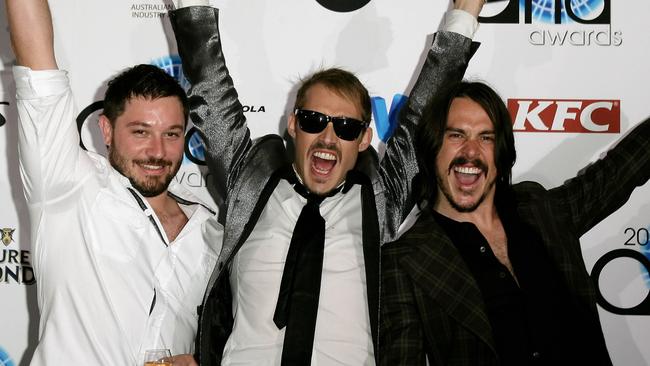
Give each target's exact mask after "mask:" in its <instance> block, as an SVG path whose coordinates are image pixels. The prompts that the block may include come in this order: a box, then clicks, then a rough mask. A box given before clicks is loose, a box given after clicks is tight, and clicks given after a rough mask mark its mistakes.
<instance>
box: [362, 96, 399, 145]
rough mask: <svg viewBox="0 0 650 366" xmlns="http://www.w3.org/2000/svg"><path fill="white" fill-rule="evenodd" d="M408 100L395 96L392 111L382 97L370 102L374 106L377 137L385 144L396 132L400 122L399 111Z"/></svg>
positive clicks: (372, 99) (391, 105) (391, 106)
mask: <svg viewBox="0 0 650 366" xmlns="http://www.w3.org/2000/svg"><path fill="white" fill-rule="evenodd" d="M407 100H408V97H407V96H406V95H402V94H395V96H393V101H392V102H391V104H390V111H389V110H388V108H386V100H385V99H384V98H382V97H372V98H371V99H370V102H371V104H372V115H373V117H374V118H375V127H376V128H377V135H378V136H379V139H380V140H381V141H383V142H386V141H388V138H390V137H391V136H392V135H393V132H395V128H397V125H398V123H399V121H398V120H397V117H398V116H399V111H400V110H401V109H402V107H403V106H404V103H406V101H407Z"/></svg>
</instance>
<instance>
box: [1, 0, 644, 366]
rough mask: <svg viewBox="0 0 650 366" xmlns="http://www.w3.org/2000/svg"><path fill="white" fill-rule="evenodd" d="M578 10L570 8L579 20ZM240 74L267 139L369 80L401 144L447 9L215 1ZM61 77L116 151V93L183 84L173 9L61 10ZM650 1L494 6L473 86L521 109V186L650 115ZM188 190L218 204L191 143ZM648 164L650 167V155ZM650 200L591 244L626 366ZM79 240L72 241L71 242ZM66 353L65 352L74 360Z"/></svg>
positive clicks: (573, 163)
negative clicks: (103, 118)
mask: <svg viewBox="0 0 650 366" xmlns="http://www.w3.org/2000/svg"><path fill="white" fill-rule="evenodd" d="M569 3H570V6H569ZM213 5H215V6H218V7H220V8H221V29H222V33H223V39H224V49H225V53H226V56H227V60H228V65H229V67H230V70H231V72H232V75H233V78H234V80H235V82H236V84H237V86H238V91H239V95H240V97H241V100H242V103H243V105H244V107H243V108H244V111H245V112H246V115H247V117H248V120H249V122H250V126H251V129H252V133H253V135H255V136H259V135H263V134H268V133H280V134H283V133H284V131H285V126H286V122H285V121H286V117H287V113H289V111H290V106H291V103H292V100H293V96H294V94H295V88H294V83H295V81H296V80H297V79H299V78H300V77H301V76H304V75H306V74H308V73H309V72H311V71H313V70H315V69H317V68H319V67H321V66H333V65H337V66H341V67H344V68H346V69H349V70H352V71H354V72H356V73H357V74H358V75H359V77H360V78H361V79H362V81H363V82H365V84H366V85H367V87H368V89H369V90H370V93H371V95H372V96H373V127H374V131H375V137H374V143H375V145H376V146H379V147H381V140H382V139H386V137H387V136H388V135H389V134H390V132H391V126H392V125H393V122H394V120H395V115H396V111H397V110H398V109H399V106H400V104H401V103H402V102H403V101H404V98H405V96H406V95H408V93H409V91H410V88H411V86H412V83H413V80H414V78H415V76H414V75H416V71H415V70H417V69H418V68H419V65H420V64H421V63H422V61H423V55H424V52H425V50H426V46H427V45H428V44H429V42H430V41H431V34H432V33H433V32H434V31H435V30H436V29H437V27H438V24H439V22H440V19H441V17H442V14H443V13H444V12H445V11H446V9H447V8H448V7H449V6H450V4H449V3H448V2H446V1H440V0H411V1H399V2H396V1H391V0H354V1H351V0H348V1H340V0H284V1H262V0H248V1H234V0H213ZM51 6H52V12H53V17H54V30H55V35H56V36H55V38H56V39H55V43H56V51H57V56H58V62H59V65H60V67H61V68H65V69H67V70H69V71H70V77H71V80H72V88H73V90H74V91H75V93H76V102H77V107H78V111H79V117H78V119H77V122H78V124H79V126H80V128H81V131H82V141H83V143H84V145H85V146H86V147H87V148H88V149H92V150H95V151H102V149H103V147H102V144H101V141H100V139H99V138H98V135H97V134H98V129H97V115H98V113H100V111H101V99H102V95H103V92H104V89H105V81H106V80H107V79H108V78H109V77H110V76H111V75H113V74H115V73H116V72H118V71H119V70H121V69H122V68H124V67H126V66H128V65H132V64H135V63H152V64H156V65H159V66H160V67H162V68H164V69H165V70H167V71H168V72H169V73H171V74H173V75H175V76H176V77H178V79H179V80H180V81H181V82H184V81H183V79H182V70H181V69H180V67H179V59H178V56H177V50H176V45H175V42H174V41H173V35H172V32H171V29H170V26H169V20H168V17H167V15H166V11H167V9H169V8H171V7H173V5H172V3H171V2H165V1H163V0H119V1H111V2H107V1H103V0H84V1H63V0H52V1H51ZM647 14H650V2H648V1H644V0H625V1H624V0H571V1H569V0H509V1H501V2H494V3H490V4H487V5H486V7H485V8H484V10H483V13H482V16H483V18H482V25H481V27H480V29H479V31H478V33H477V35H476V39H477V40H478V41H481V42H482V43H483V45H482V46H481V48H480V49H479V51H478V53H477V54H476V56H475V57H474V59H473V61H472V63H471V65H470V67H469V70H468V74H467V77H468V78H471V79H480V80H485V81H488V82H489V83H490V84H491V85H493V86H494V87H495V88H496V89H497V90H498V91H499V92H500V93H501V95H502V96H503V98H504V99H505V100H506V101H507V104H508V108H509V110H510V112H511V114H512V116H513V120H514V128H515V130H516V141H517V149H518V162H517V164H516V167H515V170H514V179H515V181H521V180H536V181H539V182H541V183H542V184H544V185H545V186H547V187H552V186H555V185H558V184H561V183H562V182H563V181H565V180H566V179H568V178H570V177H572V176H574V175H575V174H577V173H578V171H579V170H580V169H581V168H582V167H584V166H585V165H587V164H588V163H589V162H590V161H593V160H594V159H597V158H598V157H599V156H601V155H602V154H603V152H604V151H605V150H606V149H607V148H608V147H609V146H612V145H613V144H615V143H616V141H617V140H619V139H620V138H621V136H623V135H624V134H625V133H627V132H628V131H629V130H630V129H631V128H632V127H633V126H634V125H635V124H637V123H638V122H640V121H641V120H642V119H644V118H645V117H647V116H648V115H650V107H649V106H648V101H649V100H650V98H649V97H650V92H649V91H648V88H647V86H648V85H650V72H648V65H647V62H646V60H648V58H649V56H650V37H648V33H649V32H650V25H649V23H648V22H647V19H646V16H647ZM6 29H7V21H6V15H5V14H4V9H2V10H1V12H0V59H1V60H2V62H1V63H0V79H1V84H0V202H1V203H2V209H1V210H0V229H1V231H0V232H1V243H0V365H26V364H27V363H28V362H29V359H30V358H31V354H32V353H33V350H34V347H35V345H36V342H37V338H38V306H37V296H36V285H37V284H35V283H34V275H33V270H32V266H31V253H30V245H29V243H30V229H29V222H28V217H27V208H26V206H25V202H24V198H23V194H22V190H21V185H20V179H19V170H18V157H17V146H16V140H17V130H18V127H17V125H16V108H15V91H14V84H13V81H12V78H11V65H12V64H13V62H14V58H13V55H12V53H11V48H10V45H9V36H8V33H7V30H6ZM186 140H187V144H186V161H185V162H184V164H183V168H182V169H181V171H180V172H179V174H178V176H177V177H176V179H177V180H178V181H179V182H182V183H183V184H185V185H186V186H188V187H190V188H192V189H194V190H196V191H197V192H199V194H200V195H202V196H203V197H205V198H206V199H209V194H208V193H207V191H206V189H205V187H206V186H207V185H209V182H210V179H211V177H210V175H209V174H208V173H207V171H206V170H205V167H204V166H203V165H202V161H203V148H202V145H201V141H200V139H199V138H198V137H197V135H196V134H195V131H194V130H193V129H189V130H188V132H187V139H186ZM649 153H650V152H649ZM649 212H650V185H646V186H645V187H642V188H639V189H637V191H636V192H635V193H634V194H633V195H632V197H631V198H630V200H629V202H627V204H625V205H624V207H623V208H621V209H620V210H619V211H617V212H616V213H615V214H613V215H611V216H610V217H609V218H607V219H606V220H604V221H603V222H602V223H601V224H600V225H598V226H597V227H596V228H594V229H593V230H592V231H590V232H589V233H587V234H586V235H585V236H584V237H583V238H582V249H583V252H584V258H585V263H586V266H587V269H588V271H589V272H590V273H591V274H592V277H594V278H595V279H596V280H598V282H599V286H598V288H599V291H600V293H601V299H600V304H599V305H600V308H599V311H600V315H601V319H602V326H603V329H604V331H605V334H606V338H607V344H608V347H609V350H610V353H611V355H612V358H613V360H614V363H615V364H617V365H626V366H627V365H647V364H650V347H648V339H650V317H649V316H648V315H650V296H648V292H649V287H650V278H649V276H648V271H649V270H650V262H649V261H648V259H647V258H648V256H649V254H648V250H647V249H648V248H650V245H649V240H650V239H649V233H648V232H649V230H650V214H649ZM61 229H62V230H65V228H61ZM61 352H65V350H61Z"/></svg>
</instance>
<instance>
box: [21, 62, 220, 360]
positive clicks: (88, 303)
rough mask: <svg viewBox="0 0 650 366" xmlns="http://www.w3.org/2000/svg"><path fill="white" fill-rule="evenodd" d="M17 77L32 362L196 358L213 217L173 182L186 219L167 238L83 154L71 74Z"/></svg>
mask: <svg viewBox="0 0 650 366" xmlns="http://www.w3.org/2000/svg"><path fill="white" fill-rule="evenodd" d="M14 78H15V80H16V89H17V100H18V103H17V105H18V113H19V120H20V125H19V126H20V128H19V152H20V155H19V161H20V173H21V177H22V180H23V185H24V193H25V197H26V199H27V205H28V208H29V214H30V219H31V238H32V252H33V261H34V263H33V265H34V273H35V276H36V281H37V288H38V305H39V309H40V313H41V318H40V325H39V343H38V346H37V348H36V351H35V353H34V358H33V359H32V363H31V364H32V365H139V364H141V362H142V355H143V353H144V351H145V350H146V349H151V348H170V349H171V351H172V352H173V353H175V354H176V353H190V352H192V351H193V345H194V337H195V334H196V328H197V317H198V315H197V306H198V305H200V304H201V301H202V297H203V293H204V291H205V287H206V284H207V281H208V278H209V275H210V271H211V270H212V267H213V266H214V263H215V262H216V259H217V256H218V253H219V249H220V245H221V238H220V237H213V240H212V241H210V242H206V241H204V240H203V238H202V224H203V223H204V222H205V221H206V220H207V219H208V218H209V217H211V216H212V215H213V213H212V212H211V210H209V209H208V208H207V207H206V206H204V205H203V204H200V203H198V201H197V199H196V198H195V197H193V196H192V195H191V194H190V193H189V192H188V191H187V190H185V189H184V188H183V187H182V186H181V185H180V184H177V183H175V182H172V184H171V185H170V186H169V192H170V193H171V194H172V197H175V198H176V199H177V201H179V204H180V207H181V209H183V211H184V212H185V214H186V215H187V217H188V222H187V224H186V225H185V226H184V227H183V229H182V231H181V232H180V233H179V235H178V236H177V237H176V239H174V241H171V242H170V241H169V240H168V239H167V237H166V235H165V231H164V229H163V227H162V225H161V224H160V222H159V220H158V218H157V217H156V215H155V213H154V212H153V209H152V208H151V207H150V206H149V205H148V203H147V201H146V199H144V197H142V196H141V195H140V194H139V193H137V192H136V190H135V189H133V188H132V187H131V184H130V182H129V180H128V179H127V178H126V177H124V176H122V175H121V174H120V173H118V172H117V171H116V170H115V169H113V168H112V167H111V165H110V163H109V162H108V161H107V160H106V158H104V157H102V156H100V155H98V154H95V153H91V152H87V151H85V150H83V149H81V148H80V147H79V134H78V132H77V126H76V123H75V117H76V116H75V108H74V101H73V97H72V93H71V90H70V87H69V81H68V77H67V73H66V72H65V71H60V70H48V71H32V70H30V69H28V68H24V67H15V68H14ZM216 233H219V231H216ZM213 234H214V233H213Z"/></svg>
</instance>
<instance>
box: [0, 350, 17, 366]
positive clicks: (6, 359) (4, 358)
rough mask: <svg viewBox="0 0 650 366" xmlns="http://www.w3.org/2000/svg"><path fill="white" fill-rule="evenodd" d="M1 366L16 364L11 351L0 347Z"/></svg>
mask: <svg viewBox="0 0 650 366" xmlns="http://www.w3.org/2000/svg"><path fill="white" fill-rule="evenodd" d="M0 366H16V364H15V363H14V361H13V360H12V359H11V357H10V356H9V353H7V351H5V350H4V349H3V348H2V347H0Z"/></svg>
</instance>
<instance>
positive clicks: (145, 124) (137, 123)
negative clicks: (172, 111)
mask: <svg viewBox="0 0 650 366" xmlns="http://www.w3.org/2000/svg"><path fill="white" fill-rule="evenodd" d="M126 127H146V128H150V127H151V123H149V122H144V121H131V122H129V123H127V124H126ZM184 128H185V127H184V126H183V125H182V124H176V125H172V126H170V127H169V128H168V129H167V130H174V129H179V130H182V129H184Z"/></svg>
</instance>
